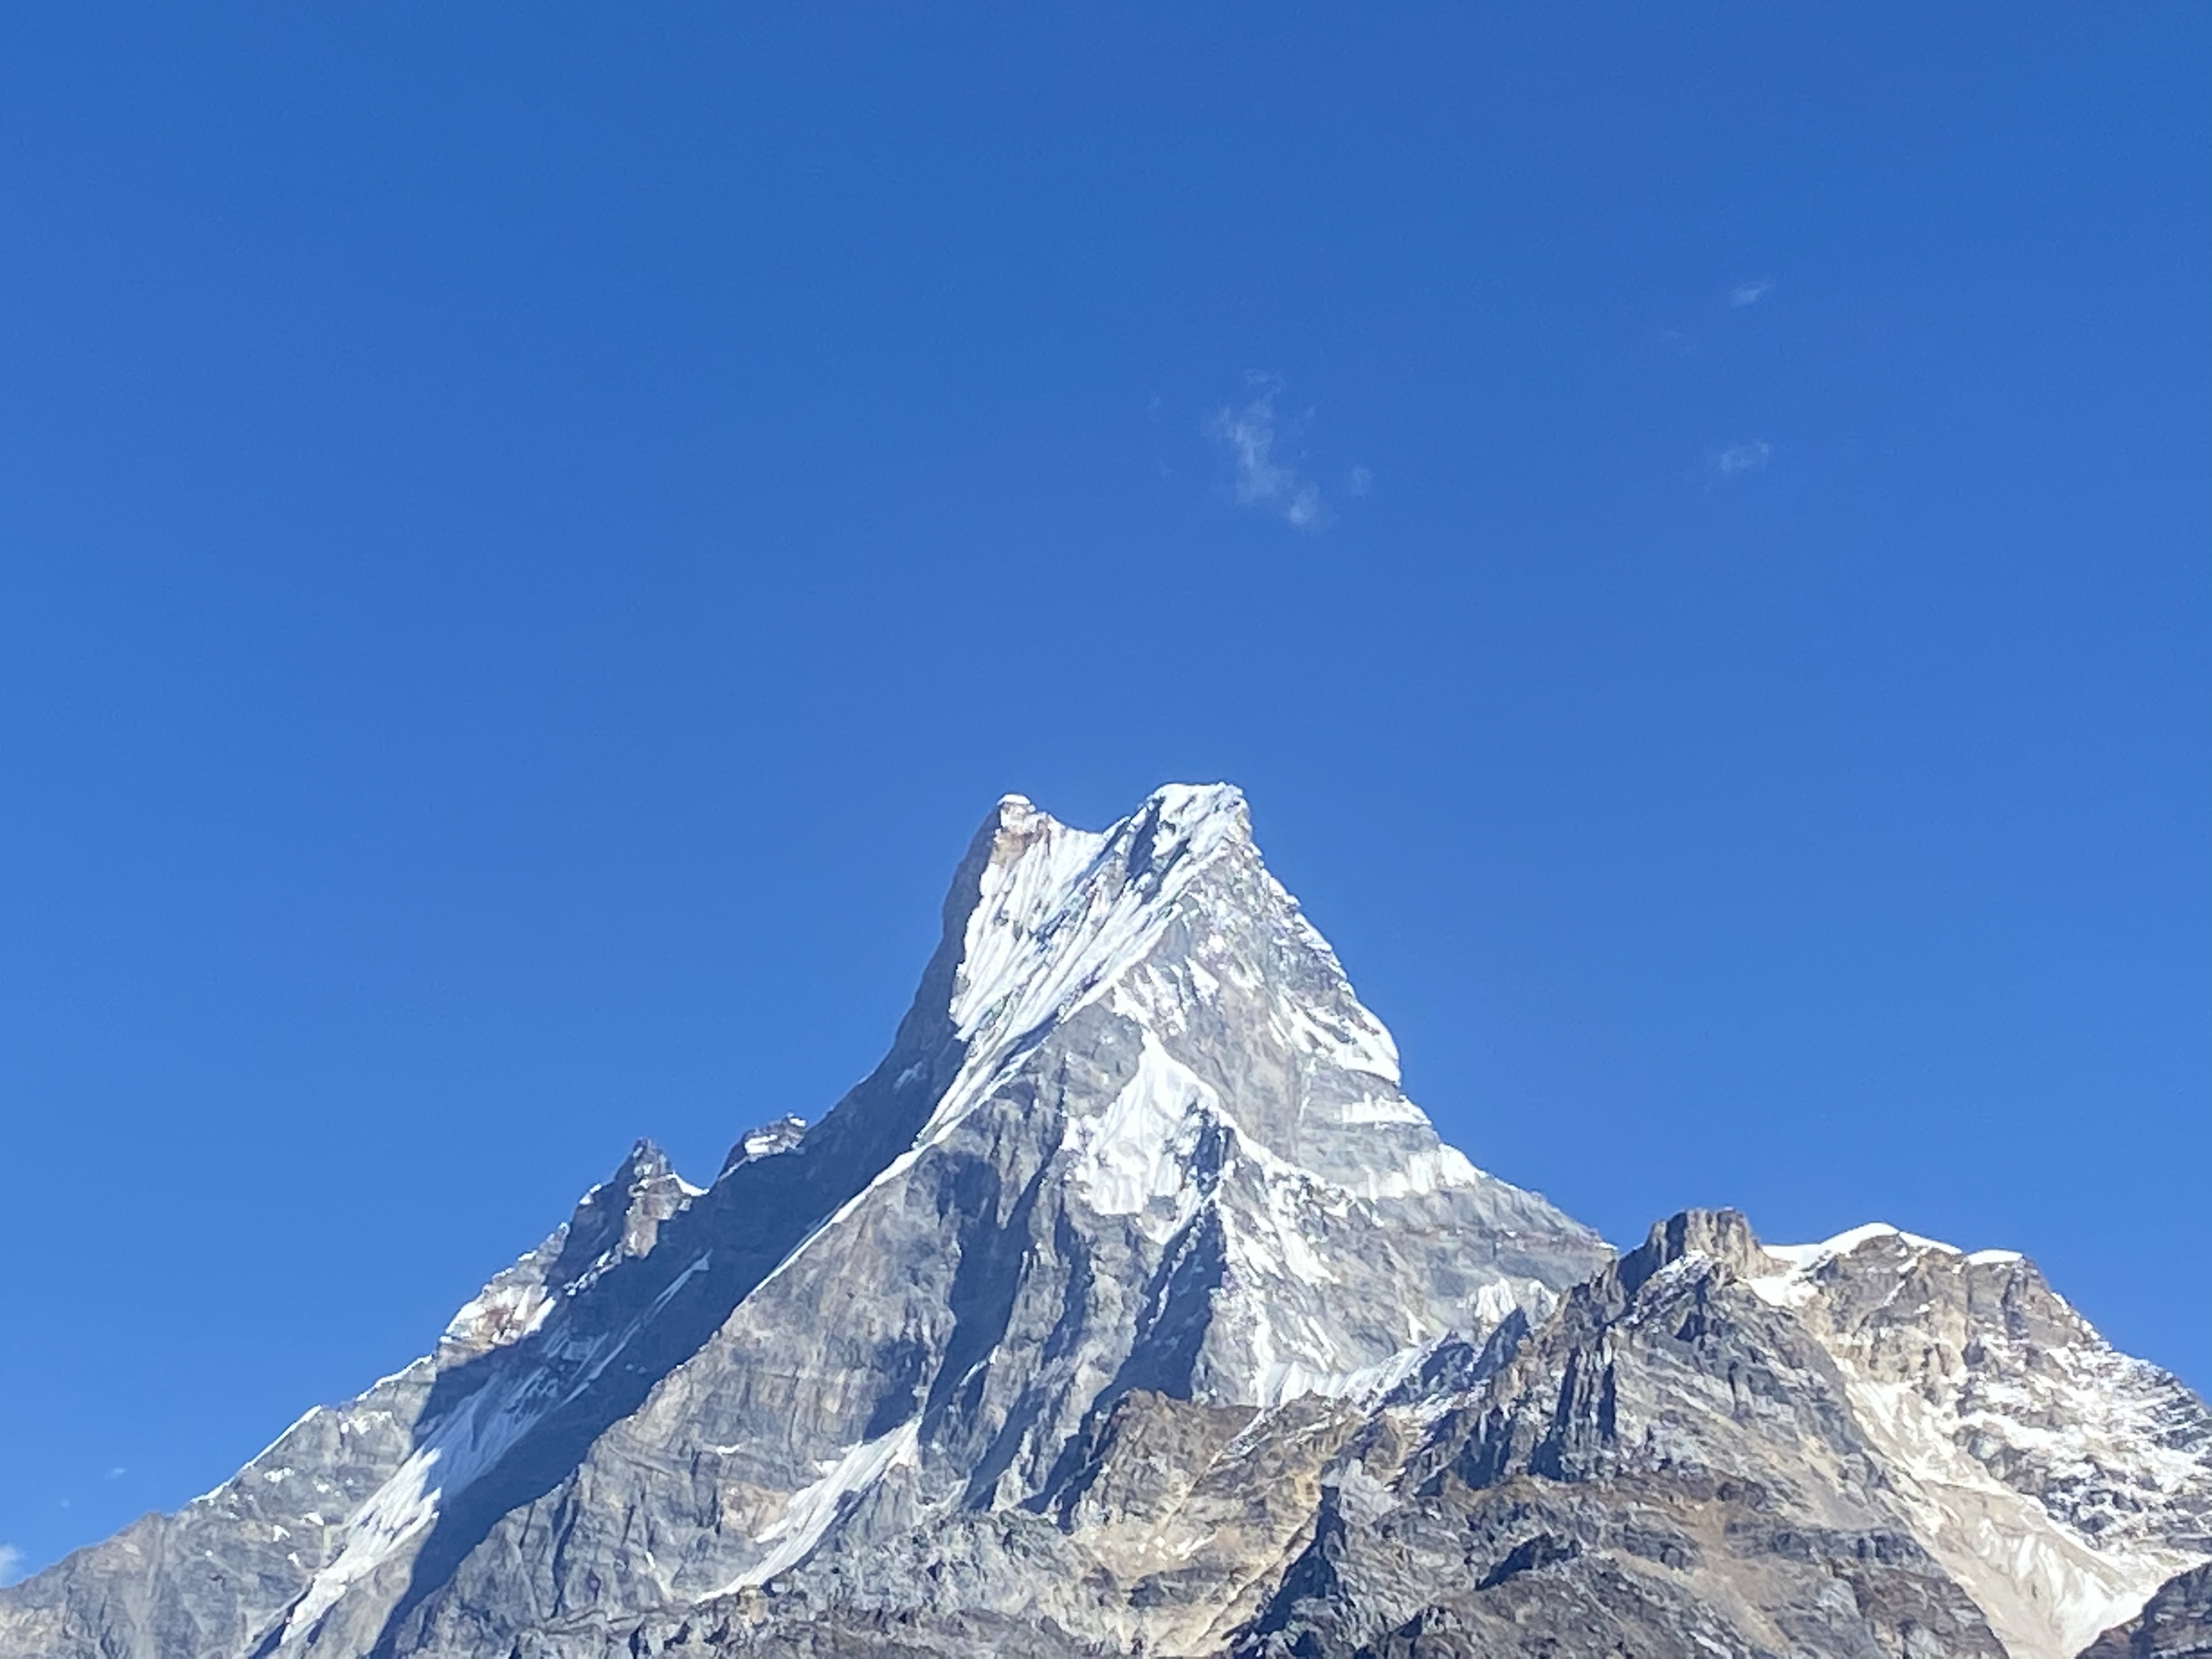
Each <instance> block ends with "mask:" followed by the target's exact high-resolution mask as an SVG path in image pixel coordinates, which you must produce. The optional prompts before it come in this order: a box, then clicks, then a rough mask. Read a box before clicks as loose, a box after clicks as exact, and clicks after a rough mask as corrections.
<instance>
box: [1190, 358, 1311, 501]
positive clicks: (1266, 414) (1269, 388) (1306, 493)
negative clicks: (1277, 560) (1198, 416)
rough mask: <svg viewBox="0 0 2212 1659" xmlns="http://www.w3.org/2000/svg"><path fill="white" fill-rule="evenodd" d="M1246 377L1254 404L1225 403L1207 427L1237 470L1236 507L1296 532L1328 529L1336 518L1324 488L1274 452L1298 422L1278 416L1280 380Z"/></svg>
mask: <svg viewBox="0 0 2212 1659" xmlns="http://www.w3.org/2000/svg"><path fill="white" fill-rule="evenodd" d="M1248 378H1249V380H1250V382H1251V385H1252V386H1253V387H1254V389H1255V395H1254V397H1253V398H1252V400H1251V402H1249V403H1248V404H1245V405H1244V406H1243V408H1242V409H1232V408H1231V407H1229V406H1228V405H1227V404H1224V405H1223V406H1222V408H1221V410H1220V411H1219V412H1218V414H1216V415H1215V416H1214V417H1213V419H1212V422H1210V423H1209V429H1210V430H1211V431H1212V434H1213V435H1214V436H1215V437H1216V438H1217V439H1218V440H1219V441H1221V443H1222V445H1223V447H1225V448H1226V449H1227V450H1228V451H1229V458H1230V461H1231V465H1232V466H1233V467H1234V468H1235V471H1236V483H1235V488H1236V492H1237V505H1238V506H1240V507H1257V508H1258V509H1259V510H1260V511H1261V512H1263V513H1273V514H1274V515H1275V516H1276V517H1277V518H1279V519H1280V520H1282V521H1283V522H1284V523H1285V524H1287V525H1289V526H1291V528H1292V529H1294V530H1304V531H1307V532H1317V531H1322V530H1326V529H1327V528H1328V524H1329V520H1331V519H1332V518H1333V517H1334V516H1335V515H1334V514H1333V513H1330V511H1329V510H1328V502H1327V501H1323V500H1322V494H1321V486H1320V485H1319V484H1317V483H1315V482H1314V481H1313V480H1312V479H1310V478H1309V477H1304V475H1302V474H1301V473H1300V472H1299V471H1298V470H1297V467H1296V466H1295V465H1292V464H1291V463H1290V462H1288V461H1285V460H1283V459H1279V457H1278V456H1277V454H1276V446H1277V444H1278V443H1282V442H1288V441H1291V440H1293V439H1295V438H1296V437H1297V422H1295V421H1291V420H1285V419H1283V418H1281V417H1279V416H1277V414H1276V413H1275V398H1276V396H1277V394H1278V393H1279V392H1281V391H1282V389H1283V383H1282V381H1281V380H1278V379H1277V378H1276V377H1275V376H1273V375H1272V374H1256V373H1255V374H1251V375H1250V376H1249V377H1248Z"/></svg>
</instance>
